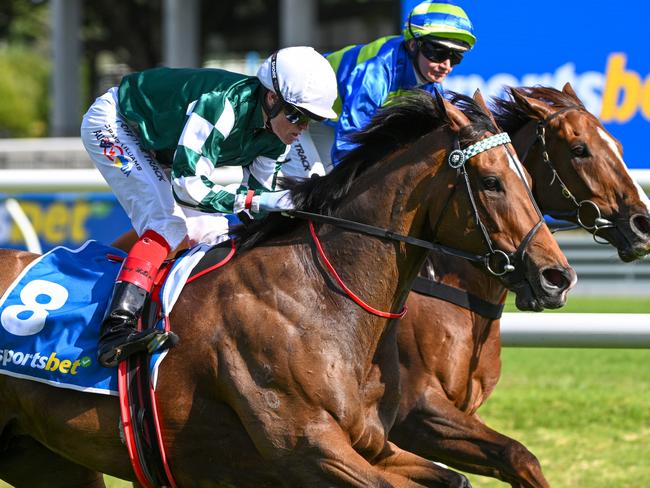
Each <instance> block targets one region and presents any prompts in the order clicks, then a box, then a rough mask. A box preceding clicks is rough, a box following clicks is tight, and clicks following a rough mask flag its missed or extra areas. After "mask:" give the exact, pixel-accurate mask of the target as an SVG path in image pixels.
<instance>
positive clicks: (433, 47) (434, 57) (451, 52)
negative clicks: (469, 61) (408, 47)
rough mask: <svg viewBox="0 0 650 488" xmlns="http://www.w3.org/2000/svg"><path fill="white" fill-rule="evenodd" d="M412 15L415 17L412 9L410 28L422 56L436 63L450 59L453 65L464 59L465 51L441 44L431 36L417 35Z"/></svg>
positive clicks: (409, 19)
mask: <svg viewBox="0 0 650 488" xmlns="http://www.w3.org/2000/svg"><path fill="white" fill-rule="evenodd" d="M411 17H413V11H412V10H411V13H410V14H409V18H408V30H409V32H410V33H411V37H413V39H415V40H416V43H417V51H418V52H421V53H422V56H424V57H425V58H427V59H428V60H429V61H432V62H434V63H444V62H445V61H446V60H449V63H450V64H451V65H452V66H456V65H457V64H459V63H460V62H461V61H462V60H463V54H464V52H463V51H460V50H458V49H452V48H450V47H448V46H445V45H443V44H440V43H439V42H437V41H435V40H433V39H431V38H428V37H427V36H424V37H418V36H416V35H415V33H414V32H413V28H412V25H411Z"/></svg>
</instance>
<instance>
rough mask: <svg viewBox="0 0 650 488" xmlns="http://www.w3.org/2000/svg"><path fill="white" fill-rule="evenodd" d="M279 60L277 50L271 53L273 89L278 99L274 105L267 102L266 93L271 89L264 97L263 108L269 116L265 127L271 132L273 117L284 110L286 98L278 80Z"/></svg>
mask: <svg viewBox="0 0 650 488" xmlns="http://www.w3.org/2000/svg"><path fill="white" fill-rule="evenodd" d="M277 62H278V52H277V51H275V52H274V53H273V54H272V55H271V81H272V82H273V89H274V90H275V96H276V97H277V100H276V101H275V103H274V104H273V105H270V104H269V103H268V102H267V97H266V93H268V91H270V90H267V92H266V93H264V99H263V100H262V108H263V109H264V113H265V114H266V117H267V120H266V122H265V123H264V127H265V128H266V129H267V130H269V131H271V132H273V129H272V128H271V119H272V118H274V117H275V116H277V115H278V114H279V113H280V110H282V107H283V105H284V103H283V102H284V99H283V98H282V93H281V92H280V83H279V82H278V69H277Z"/></svg>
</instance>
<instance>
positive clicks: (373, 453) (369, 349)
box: [0, 93, 575, 488]
mask: <svg viewBox="0 0 650 488" xmlns="http://www.w3.org/2000/svg"><path fill="white" fill-rule="evenodd" d="M484 111H487V108H486V107H484V106H483V107H481V106H479V105H472V106H470V107H468V108H464V110H463V111H461V110H459V109H458V108H455V107H454V106H453V105H450V104H449V103H448V102H444V101H443V100H442V99H441V98H439V97H437V98H434V97H431V96H430V95H428V94H426V93H415V94H413V95H410V96H409V97H406V98H404V99H402V100H401V101H400V102H399V103H395V104H393V105H392V106H390V107H387V108H386V109H384V110H382V111H381V112H380V113H379V114H378V116H377V118H375V119H374V121H373V123H372V124H370V125H369V127H368V129H366V130H365V131H364V132H363V133H361V134H360V135H359V142H360V143H361V146H360V147H359V149H357V150H356V151H355V152H353V153H352V154H351V155H350V158H349V159H348V161H347V162H346V164H343V165H341V166H339V167H338V168H337V169H336V170H335V171H333V172H332V173H331V174H329V175H328V176H326V177H323V178H319V179H316V180H309V181H306V182H302V183H296V184H295V185H294V187H293V189H292V195H293V198H294V202H295V203H296V205H297V208H299V209H301V210H304V211H308V212H317V213H320V214H325V215H329V216H331V217H337V218H344V219H348V220H352V221H357V222H360V223H363V224H366V225H372V226H378V227H380V228H383V229H390V231H391V233H384V234H383V235H384V236H390V237H394V236H396V235H397V234H400V235H408V236H410V238H411V239H413V238H418V239H422V241H421V242H425V240H427V241H436V242H438V243H440V244H441V245H449V246H452V245H453V246H456V247H457V248H458V249H460V250H462V251H463V252H465V253H472V254H473V255H483V254H485V253H486V249H487V248H489V249H491V250H492V254H491V256H492V257H494V256H497V257H501V258H503V257H504V256H506V255H507V256H511V261H510V262H511V263H515V270H514V271H511V272H510V273H508V274H517V275H518V276H521V278H522V279H523V280H525V281H526V283H527V285H526V286H519V288H518V289H521V290H523V289H526V294H527V296H532V297H534V300H533V301H534V302H535V303H539V304H543V305H544V306H549V307H556V306H559V305H561V304H562V303H564V301H565V299H566V293H567V290H568V289H569V288H570V287H571V286H572V284H573V283H574V281H575V273H574V271H573V270H572V269H571V268H570V267H569V266H568V264H567V262H566V259H565V257H564V255H563V254H562V253H561V251H560V249H559V247H558V246H557V243H556V242H555V240H554V239H553V238H552V236H551V233H550V231H549V229H548V228H547V227H546V225H545V224H541V225H539V224H540V215H539V213H538V209H537V208H536V207H535V205H534V203H533V202H532V200H531V195H530V194H529V191H528V187H527V186H526V184H525V183H524V180H523V179H521V178H520V174H519V172H518V171H517V168H518V164H519V163H518V160H516V156H514V157H513V156H512V155H513V154H514V152H513V150H512V146H511V145H510V144H502V145H496V146H495V147H492V146H491V145H488V143H495V144H501V143H502V142H504V141H503V136H499V138H497V139H495V138H494V137H491V136H492V135H493V134H495V133H497V132H499V131H498V129H497V128H496V126H495V125H494V122H493V120H492V119H491V117H488V116H487V115H486V114H485V113H484ZM479 140H480V141H481V144H480V145H479V146H478V147H477V146H473V145H474V143H476V142H477V141H479ZM470 145H472V147H474V148H475V149H477V152H478V153H477V154H476V155H474V156H472V157H469V159H467V161H466V162H465V163H464V165H463V164H461V163H462V161H463V158H461V157H460V155H459V154H458V152H455V153H453V154H452V155H453V156H454V157H449V156H450V154H451V151H452V149H454V148H457V147H459V146H460V147H465V148H467V146H470ZM466 150H467V151H468V155H469V154H471V153H470V152H469V151H471V148H468V149H466ZM448 162H449V163H448ZM450 164H454V165H455V166H458V168H457V169H455V168H452V167H450ZM464 168H466V169H467V172H465V171H464ZM466 182H467V186H466ZM468 191H469V193H468ZM470 197H471V198H470ZM474 210H475V211H476V213H475V212H474ZM337 225H338V224H337ZM316 229H317V230H316V231H315V232H316V233H317V235H318V236H319V237H320V242H321V245H322V248H323V249H324V251H325V253H326V254H327V255H328V256H329V259H330V262H331V265H332V266H333V267H334V268H335V269H336V270H338V273H339V276H340V278H341V279H342V280H343V282H345V283H346V284H347V287H349V289H350V290H353V291H356V292H357V293H358V294H359V295H360V296H361V298H364V299H365V300H367V301H368V302H371V303H372V306H374V307H377V308H378V309H380V310H384V311H393V312H396V311H398V310H400V309H401V306H402V304H403V302H404V301H405V299H406V296H407V295H408V291H409V289H410V286H411V283H412V281H413V279H414V278H415V277H416V275H417V273H418V270H419V269H420V267H421V265H422V264H423V262H424V259H425V257H426V253H427V251H426V250H425V249H424V248H421V247H417V246H414V245H411V244H406V243H404V242H401V241H399V240H390V239H386V238H378V237H375V236H371V235H364V234H359V233H357V232H355V231H351V230H348V229H345V228H341V227H337V226H334V225H330V224H325V225H321V224H317V225H316ZM394 238H396V239H397V237H394ZM239 242H240V243H241V249H242V251H241V252H240V253H239V254H238V255H237V256H236V257H235V258H234V260H233V261H232V262H231V263H230V264H229V265H228V266H226V267H224V268H222V269H221V270H220V271H219V272H218V273H214V274H208V275H205V276H203V277H202V278H201V279H198V280H195V281H193V282H192V283H190V284H189V285H188V286H187V287H186V288H185V289H184V290H183V292H182V294H181V296H180V298H179V300H178V302H177V303H176V306H175V308H174V311H173V312H172V314H171V322H172V324H173V327H174V329H175V330H176V332H177V333H178V334H179V336H180V337H181V343H180V344H179V345H178V346H177V347H176V348H174V349H173V350H172V351H171V352H170V353H169V354H168V356H167V358H166V360H165V362H164V363H163V367H162V370H161V372H160V374H159V377H158V388H157V391H158V405H159V409H160V412H161V415H162V419H163V432H162V435H163V438H164V442H165V445H166V447H167V451H168V456H169V459H170V467H171V471H172V473H173V475H174V477H175V479H176V482H177V483H178V485H179V486H201V487H208V486H228V487H233V486H237V487H256V488H259V487H277V486H295V487H333V486H337V487H350V486H353V487H419V486H458V487H460V486H469V483H468V482H467V480H466V478H465V477H464V476H462V475H460V474H458V473H454V472H453V471H449V470H445V469H443V468H441V467H439V466H437V465H436V464H434V463H433V462H431V461H427V460H425V459H423V458H420V457H418V456H416V455H413V454H411V453H409V452H407V451H404V450H402V449H400V448H398V447H396V446H395V445H394V444H392V443H391V442H389V441H388V440H387V436H388V430H389V428H390V427H391V425H392V423H393V420H394V418H395V415H396V412H397V407H398V401H399V374H398V371H399V366H398V358H397V347H396V338H395V332H396V328H395V327H394V326H393V324H395V321H391V320H388V319H387V318H385V317H382V316H380V315H377V314H371V313H369V312H368V311H366V310H364V309H363V308H361V307H360V306H359V305H358V304H357V303H355V302H354V301H353V300H351V299H350V296H348V294H347V293H343V292H342V291H341V290H342V285H341V284H340V283H339V282H337V281H335V280H334V279H333V278H332V277H331V276H332V275H331V274H330V273H328V270H327V269H326V264H325V263H326V261H325V258H324V257H323V256H322V255H321V254H320V253H319V251H318V249H319V246H318V245H317V241H316V240H315V238H314V237H313V236H312V235H310V229H309V227H308V225H307V224H306V223H305V222H304V221H303V220H301V219H287V218H286V217H283V216H280V215H277V214H276V215H272V216H271V217H269V218H268V219H266V221H265V222H262V223H261V224H257V225H254V226H253V227H251V228H250V229H249V230H248V231H242V235H241V236H240V238H239ZM254 243H255V245H253V244H254ZM34 257H35V256H34V255H31V254H28V253H24V252H15V251H3V252H2V253H0V266H1V269H2V270H3V273H2V276H1V283H0V285H1V286H2V289H3V290H4V289H6V287H7V286H8V285H9V283H10V282H11V281H12V280H13V279H14V278H15V277H16V276H17V275H18V274H19V273H20V271H21V270H22V269H23V268H24V267H25V266H26V265H27V264H28V263H29V262H30V261H31V260H33V259H34ZM488 262H490V263H491V269H493V270H494V268H495V267H497V269H498V270H501V269H502V268H503V269H504V270H505V263H504V264H503V265H500V264H498V262H500V260H499V259H497V263H495V262H493V261H492V260H488ZM97 472H104V473H108V474H110V475H112V476H117V477H120V478H124V479H129V480H134V479H135V478H134V475H133V471H132V469H131V465H130V462H129V459H128V456H127V451H126V448H125V447H124V445H123V444H122V443H121V441H120V435H119V410H118V402H117V400H116V399H115V398H110V397H105V396H99V395H92V394H82V393H79V392H76V391H71V390H63V389H58V388H53V387H50V386H47V385H43V384H40V383H34V382H29V381H24V380H21V379H16V378H13V377H8V376H3V375H0V478H2V479H4V480H6V481H8V482H9V483H12V484H14V485H16V486H19V487H22V486H45V485H47V486H51V487H71V486H84V487H98V486H102V485H103V482H102V480H101V478H100V477H99V475H98V473H97Z"/></svg>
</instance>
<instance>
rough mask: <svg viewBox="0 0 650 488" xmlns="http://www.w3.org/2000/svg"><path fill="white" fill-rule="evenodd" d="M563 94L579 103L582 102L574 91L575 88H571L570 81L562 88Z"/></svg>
mask: <svg viewBox="0 0 650 488" xmlns="http://www.w3.org/2000/svg"><path fill="white" fill-rule="evenodd" d="M562 93H564V94H565V95H569V96H570V97H571V98H573V99H575V100H576V101H577V102H580V104H582V102H581V101H580V97H578V94H577V93H576V92H575V91H574V89H573V87H572V86H571V83H569V82H568V81H567V82H566V83H565V84H564V87H562Z"/></svg>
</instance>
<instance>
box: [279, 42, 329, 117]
mask: <svg viewBox="0 0 650 488" xmlns="http://www.w3.org/2000/svg"><path fill="white" fill-rule="evenodd" d="M271 81H272V82H273V88H274V89H275V94H276V95H277V97H278V99H279V100H280V103H281V104H282V109H283V111H284V116H285V118H286V119H287V120H288V121H289V123H291V124H294V125H305V124H308V123H309V121H311V120H315V121H317V122H322V121H323V120H325V118H324V117H319V116H318V115H316V114H313V113H311V112H309V111H308V110H305V109H304V108H299V107H296V106H295V105H293V104H291V103H289V102H287V101H286V100H285V99H284V98H283V97H282V92H281V91H280V83H279V82H278V71H277V52H275V53H273V55H272V56H271Z"/></svg>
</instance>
